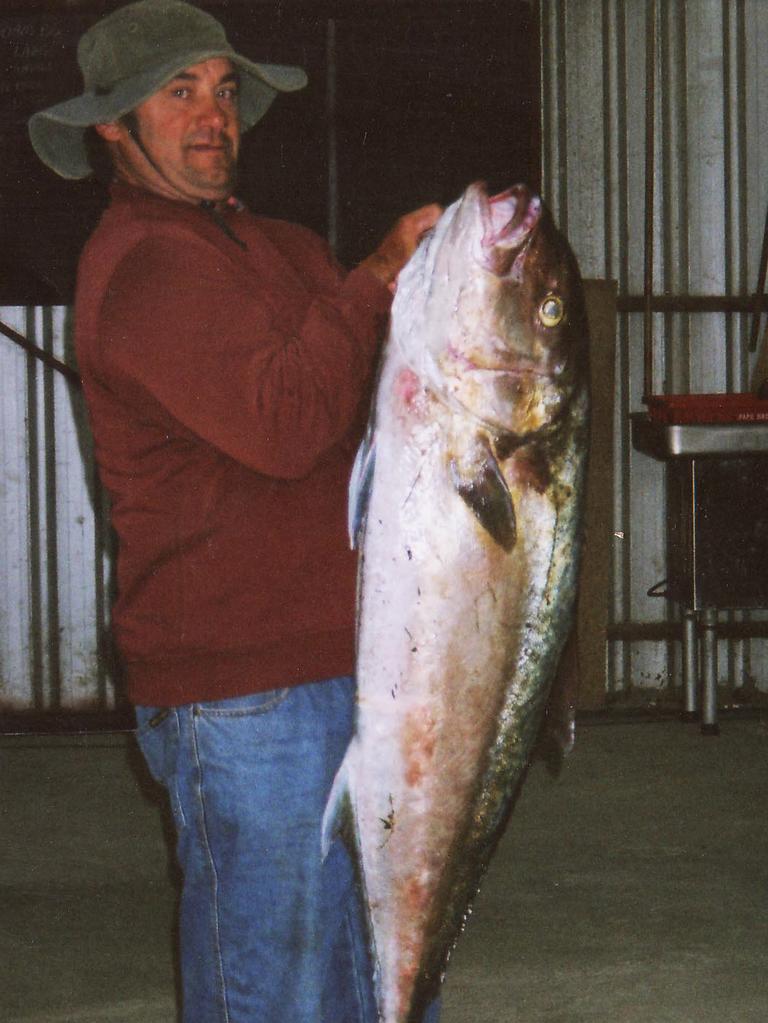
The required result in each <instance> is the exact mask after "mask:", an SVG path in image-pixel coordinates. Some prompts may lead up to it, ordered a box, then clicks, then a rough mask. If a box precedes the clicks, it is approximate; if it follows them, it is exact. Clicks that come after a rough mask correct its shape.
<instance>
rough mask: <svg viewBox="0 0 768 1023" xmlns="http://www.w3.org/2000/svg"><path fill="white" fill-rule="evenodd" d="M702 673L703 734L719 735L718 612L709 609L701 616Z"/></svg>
mask: <svg viewBox="0 0 768 1023" xmlns="http://www.w3.org/2000/svg"><path fill="white" fill-rule="evenodd" d="M701 625H702V637H701V646H702V660H703V662H704V665H703V672H702V694H701V733H702V735H719V734H720V726H719V725H718V723H717V632H716V629H717V611H715V610H713V609H711V608H707V609H706V610H705V611H704V612H703V613H702V616H701Z"/></svg>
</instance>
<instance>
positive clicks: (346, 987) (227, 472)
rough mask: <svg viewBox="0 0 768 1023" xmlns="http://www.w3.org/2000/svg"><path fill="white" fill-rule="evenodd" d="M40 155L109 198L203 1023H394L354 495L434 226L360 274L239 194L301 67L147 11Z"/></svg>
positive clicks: (148, 695)
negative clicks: (271, 116)
mask: <svg viewBox="0 0 768 1023" xmlns="http://www.w3.org/2000/svg"><path fill="white" fill-rule="evenodd" d="M78 59H79V63H80V65H81V69H82V71H83V76H84V80H85V92H84V94H83V95H82V96H79V97H77V98H75V99H72V100H69V101H67V102H64V103H60V104H57V105H56V106H54V107H52V108H50V109H48V110H46V111H43V112H41V113H39V114H36V115H35V116H34V117H32V118H31V120H30V136H31V139H32V142H33V145H34V147H35V149H36V151H37V153H38V155H39V156H40V157H41V158H42V159H43V160H44V161H45V162H46V163H47V164H48V165H49V166H50V167H51V168H53V169H54V170H55V171H57V172H58V173H59V174H62V175H63V176H65V177H70V178H78V177H83V176H85V175H86V174H88V173H89V172H90V170H91V165H90V163H89V160H88V149H87V144H88V133H89V132H93V131H95V132H96V134H97V136H98V138H99V139H100V140H101V141H102V143H103V145H105V146H106V147H107V150H108V153H109V155H110V157H111V160H112V165H113V168H114V183H113V186H112V201H111V205H110V207H109V209H108V210H107V212H106V213H105V215H104V217H103V219H102V221H101V223H100V225H99V227H98V228H97V229H96V231H95V233H94V235H93V236H92V238H91V239H90V241H89V243H88V245H87V246H86V248H85V251H84V253H83V255H82V259H81V262H80V268H79V275H78V288H77V297H76V310H75V320H76V346H77V353H78V361H79V366H80V370H81V373H82V378H83V384H84V388H85V394H86V397H87V400H88V405H89V411H90V415H91V422H92V426H93V433H94V438H95V444H96V453H97V460H98V463H99V467H100V472H101V476H102V479H103V481H104V483H105V485H106V487H107V489H108V491H109V493H110V495H111V499H112V518H113V523H114V526H115V529H116V531H117V535H118V538H119V557H118V567H117V576H118V597H117V601H116V604H115V608H114V613H113V625H114V631H115V636H116V640H117V643H118V647H119V649H120V651H121V654H122V660H123V663H124V668H125V677H126V682H127V687H128V693H129V696H130V698H131V699H132V701H133V702H134V703H135V704H136V714H137V720H138V732H137V734H138V738H139V742H140V745H141V747H142V750H143V752H144V754H145V757H146V759H147V762H148V764H149V767H150V769H151V771H152V772H153V774H154V775H155V777H156V778H158V780H160V781H161V782H162V783H163V784H164V785H165V786H166V788H167V790H168V792H169V795H170V801H171V806H172V809H173V813H174V818H175V823H176V828H177V832H178V856H179V861H180V863H181V866H182V870H183V874H184V884H183V892H182V899H181V907H180V941H181V971H182V987H183V1014H184V1015H183V1018H184V1021H185V1023H224V1021H226V1023H278V1021H280V1023H287V1021H290V1023H318V1021H320V1020H323V1021H326V1023H345V1021H350V1023H352V1021H354V1023H358V1021H366V1023H367V1021H369V1020H372V1019H374V1018H375V1011H374V1009H373V1007H372V1004H371V991H370V966H369V964H368V962H367V960H366V954H365V946H364V942H363V940H362V939H361V933H360V918H359V907H358V906H357V904H356V901H355V897H354V889H353V885H352V878H351V870H350V866H349V862H348V860H347V858H346V855H345V854H344V853H343V850H342V849H341V847H338V848H334V849H333V851H332V853H331V854H330V856H329V857H328V858H327V859H326V860H325V862H322V860H321V857H320V855H319V828H320V820H321V815H322V811H323V807H324V804H325V799H326V796H327V793H328V790H329V788H330V785H331V782H332V779H333V776H334V773H335V770H336V767H337V765H338V763H339V762H340V759H341V757H342V755H343V753H344V750H345V747H346V744H347V742H348V740H349V738H350V733H351V728H352V717H353V704H354V685H353V681H352V679H351V677H350V676H351V673H352V670H353V663H354V657H353V655H354V637H353V604H354V585H355V582H354V580H355V564H354V559H353V556H352V555H351V554H350V552H349V551H348V550H347V548H346V541H345V527H344V521H345V493H346V483H347V478H348V474H349V469H350V465H351V459H352V457H353V454H354V448H355V445H356V440H357V434H358V429H359V425H360V420H361V417H362V418H364V414H365V412H364V404H365V402H364V399H365V395H366V392H367V390H368V387H369V383H370V378H371V372H372V366H373V362H374V359H375V356H376V350H377V346H378V343H379V340H380V335H381V327H382V323H383V321H384V319H385V317H386V314H387V311H388V308H389V302H390V287H391V285H392V284H393V282H394V279H395V277H396V275H397V273H398V271H399V270H400V268H401V267H402V265H403V264H404V262H405V261H406V260H407V258H408V257H409V255H410V253H411V252H412V251H413V249H414V247H415V245H416V243H417V241H418V238H419V237H420V235H421V234H422V233H423V231H424V230H426V229H428V228H429V227H430V226H432V224H433V223H434V222H435V220H436V219H437V217H438V215H439V212H440V211H439V208H438V207H436V206H430V207H425V208H424V209H422V210H419V211H416V212H415V213H413V214H410V215H407V216H406V217H404V218H402V219H401V220H400V221H399V222H398V223H397V224H396V225H395V227H394V228H393V230H392V231H391V232H390V234H389V235H388V236H387V237H386V238H385V239H384V241H383V242H382V244H381V245H380V246H379V248H378V249H377V250H376V251H375V252H374V253H372V255H371V256H369V257H368V258H367V259H365V260H364V261H363V262H362V263H361V265H360V266H358V267H357V268H356V269H354V270H353V271H352V272H351V273H349V274H348V275H346V276H345V275H344V274H343V273H342V272H341V270H340V269H339V267H338V266H337V265H336V264H335V263H334V261H333V260H332V258H331V257H330V255H329V254H328V252H327V249H326V246H325V244H324V243H323V242H321V241H320V239H318V238H317V237H316V236H315V235H313V234H312V233H311V232H309V231H307V230H305V229H303V228H299V227H297V226H295V225H291V224H287V223H283V222H278V221H274V220H267V219H257V218H255V217H253V216H251V215H250V214H249V213H248V212H247V211H245V210H244V209H243V208H242V207H241V205H240V204H239V203H238V202H237V200H235V199H234V198H233V194H232V193H233V188H234V184H235V176H236V167H237V155H238V148H239V144H240V133H241V131H243V130H246V129H248V128H250V127H251V126H252V125H253V124H254V123H255V122H256V121H258V119H259V118H260V117H261V116H262V115H263V114H264V113H265V111H266V109H267V107H268V106H269V105H270V103H271V101H272V99H273V98H274V96H275V94H276V92H291V91H293V90H296V89H299V88H301V87H302V86H303V85H304V84H305V81H306V77H305V75H304V72H303V71H301V70H300V69H298V68H292V67H284V66H275V65H269V64H255V63H253V62H251V61H249V60H246V59H245V58H244V57H242V56H240V55H239V54H237V53H235V52H234V51H233V49H232V48H231V46H230V45H229V44H228V42H227V40H226V38H225V36H224V32H223V29H222V28H221V26H220V25H219V24H218V22H217V21H215V20H214V19H213V18H211V17H210V16H209V15H207V14H205V13H204V12H202V11H200V10H199V9H197V8H195V7H193V6H191V5H189V4H187V3H184V2H181V0H140V2H139V3H133V4H130V5H128V6H126V7H122V8H120V9H118V10H117V11H115V12H113V13H112V14H110V15H108V16H107V17H105V18H103V19H102V20H101V21H99V22H98V23H97V24H96V25H94V26H93V27H92V28H91V29H90V30H89V31H88V32H87V33H86V34H85V35H84V36H83V38H82V40H81V41H80V45H79V48H78Z"/></svg>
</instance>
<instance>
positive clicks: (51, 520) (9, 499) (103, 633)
mask: <svg viewBox="0 0 768 1023" xmlns="http://www.w3.org/2000/svg"><path fill="white" fill-rule="evenodd" d="M0 323H2V324H4V325H6V326H8V327H9V328H11V330H12V331H16V332H17V333H18V334H20V335H21V336H23V337H27V338H29V339H30V340H31V341H32V342H33V343H34V344H35V345H36V346H38V347H39V348H41V349H43V350H44V351H45V352H47V353H48V354H49V355H52V356H54V357H55V358H57V359H59V360H62V361H66V360H67V359H69V358H70V342H69V338H70V329H69V327H70V324H69V312H68V310H66V309H63V308H54V309H51V308H45V309H42V308H39V309H23V308H12V309H8V308H6V309H0ZM0 380H2V409H1V410H0V430H1V431H2V433H1V434H0V445H1V446H0V521H2V523H3V542H2V544H1V545H0V587H1V589H0V712H1V711H17V710H26V711H33V712H38V713H48V712H60V711H63V712H66V711H68V710H75V709H76V710H108V709H110V708H112V707H113V706H114V704H115V697H114V690H113V686H112V683H111V679H110V669H109V665H110V656H109V641H108V637H107V624H106V623H107V617H108V604H109V599H108V596H107V590H108V587H109V576H110V568H109V559H108V556H107V553H106V552H107V548H108V545H109V540H110V538H109V533H108V531H107V530H106V528H105V514H104V511H105V509H104V500H103V497H102V495H101V493H100V491H99V489H98V484H97V482H96V480H95V477H94V472H93V462H92V457H91V451H90V436H89V432H88V428H87V423H86V417H85V409H84V404H83V398H82V394H81V392H80V389H79V387H78V386H77V385H76V384H73V383H71V382H69V381H68V380H67V379H66V378H65V377H64V376H63V375H62V374H61V373H60V372H58V371H57V370H56V369H53V368H50V367H47V366H44V365H43V363H41V362H40V361H39V360H38V359H36V358H34V357H33V356H32V355H29V354H28V353H26V352H25V351H24V350H22V348H20V347H19V346H18V345H17V344H14V342H13V341H11V340H10V339H9V338H8V337H7V336H3V335H2V334H0Z"/></svg>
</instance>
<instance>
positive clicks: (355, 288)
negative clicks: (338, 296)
mask: <svg viewBox="0 0 768 1023" xmlns="http://www.w3.org/2000/svg"><path fill="white" fill-rule="evenodd" d="M344 290H345V291H346V290H349V291H350V292H352V293H354V297H355V300H356V301H359V302H362V303H363V304H364V305H365V306H367V308H369V309H370V310H371V312H373V313H374V314H377V313H378V314H382V315H385V314H387V313H388V312H389V309H390V306H391V305H392V292H391V291H390V290H389V288H388V287H387V285H386V284H382V282H381V281H380V280H379V278H378V277H376V275H375V274H372V273H371V271H370V270H368V269H366V267H364V266H358V267H355V269H354V270H352V271H350V273H348V274H347V277H346V279H345V282H344Z"/></svg>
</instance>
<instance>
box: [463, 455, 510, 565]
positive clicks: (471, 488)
mask: <svg viewBox="0 0 768 1023" xmlns="http://www.w3.org/2000/svg"><path fill="white" fill-rule="evenodd" d="M478 454H479V457H477V456H478ZM473 455H474V457H472V458H464V459H462V460H459V459H458V458H452V459H451V477H452V479H453V485H454V487H455V488H456V492H457V493H458V494H459V496H460V497H461V499H462V501H464V503H465V504H466V505H467V507H468V508H469V509H470V510H471V512H472V514H473V515H474V516H475V518H476V519H477V521H478V522H479V523H480V525H481V526H482V527H483V529H485V530H486V532H487V533H489V534H490V536H492V537H493V539H494V540H495V541H496V543H497V544H498V545H499V546H500V547H503V549H504V550H505V551H511V550H512V548H513V547H514V546H515V541H516V540H517V521H516V518H515V506H514V504H513V501H512V495H511V494H510V492H509V487H508V486H507V481H506V480H505V479H504V476H503V474H502V472H501V469H500V468H499V463H498V462H497V461H496V458H495V457H494V455H493V453H492V451H491V450H490V448H489V447H488V446H487V445H486V444H483V443H482V442H480V441H478V445H477V447H476V448H475V450H474V452H473Z"/></svg>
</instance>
